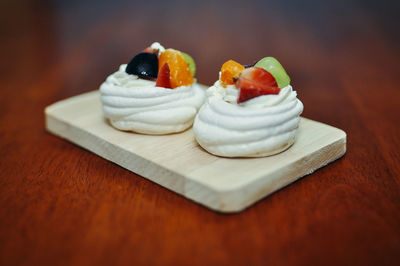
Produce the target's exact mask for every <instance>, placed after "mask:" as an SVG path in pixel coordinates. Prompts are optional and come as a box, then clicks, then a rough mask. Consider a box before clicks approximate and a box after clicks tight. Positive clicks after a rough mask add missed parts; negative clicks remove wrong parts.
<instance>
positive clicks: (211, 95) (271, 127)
mask: <svg viewBox="0 0 400 266" xmlns="http://www.w3.org/2000/svg"><path fill="white" fill-rule="evenodd" d="M207 94H208V99H207V101H206V103H205V104H204V105H203V106H202V107H201V109H200V111H199V113H198V114H197V116H196V118H195V122H194V125H193V129H194V133H195V137H196V139H197V141H198V143H199V144H200V145H201V146H202V147H203V148H204V149H205V150H207V151H208V152H210V153H212V154H215V155H218V156H224V157H261V156H268V155H273V154H276V153H279V152H281V151H283V150H285V149H287V148H289V147H290V146H291V145H292V144H293V143H294V141H295V135H296V131H297V128H298V125H299V122H300V114H301V113H302V111H303V104H302V103H301V101H300V100H299V99H297V93H296V91H293V89H292V87H291V86H290V85H288V86H286V87H285V88H282V89H281V91H280V93H279V94H277V95H263V96H259V97H256V98H253V99H251V100H248V101H246V102H243V103H241V104H237V103H236V102H237V98H238V96H239V90H238V89H237V88H236V87H235V86H234V85H230V86H227V87H226V88H224V87H223V86H222V85H221V83H220V82H219V81H217V82H215V84H214V85H213V86H211V87H210V88H209V89H208V90H207Z"/></svg>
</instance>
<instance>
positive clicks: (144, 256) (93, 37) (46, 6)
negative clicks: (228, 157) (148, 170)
mask: <svg viewBox="0 0 400 266" xmlns="http://www.w3.org/2000/svg"><path fill="white" fill-rule="evenodd" d="M0 3H1V4H0V31H1V32H0V33H1V35H0V48H1V49H0V51H1V52H0V54H1V58H0V82H1V86H0V265H45V264H49V265H79V264H90V265H110V264H115V265H123V264H131V265H132V264H135V265H154V264H157V265H161V264H175V265H180V264H193V265H207V264H208V265H209V264H220V265H226V264H239V265H259V264H264V265H265V264H271V265H279V264H282V265H338V264H343V265H396V264H398V263H399V260H400V255H399V254H400V164H399V161H400V153H399V149H398V147H399V144H400V138H399V136H400V127H399V124H400V112H399V111H400V110H399V103H400V93H399V90H400V86H399V84H400V63H399V60H400V55H399V53H400V50H399V47H400V35H399V28H400V27H399V26H400V22H399V18H398V17H399V11H400V8H399V7H400V6H399V2H398V1H361V0H360V1H209V0H203V1H151V0H149V1H128V0H126V1H61V0H58V1H50V0H48V1H12V0H8V1H1V2H0ZM153 41H159V42H161V43H162V44H163V45H165V46H166V47H172V48H176V49H178V50H182V51H184V52H187V53H189V54H191V55H192V56H193V57H194V59H195V61H196V63H197V69H198V70H197V78H198V80H199V82H201V83H204V84H212V83H213V82H214V81H215V80H216V79H217V78H218V71H219V69H220V67H221V65H222V64H223V63H224V62H225V61H226V60H228V59H234V60H236V61H238V62H240V63H242V64H248V63H252V62H254V61H255V60H257V59H260V58H262V57H265V56H274V57H276V58H278V60H279V61H280V62H281V63H282V64H283V65H284V67H285V68H286V70H287V72H288V73H289V75H290V76H291V79H292V85H293V86H294V88H295V89H296V90H297V92H298V94H299V98H300V99H301V100H302V101H303V103H304V105H305V110H304V113H303V115H304V116H305V117H307V118H311V119H314V120H318V121H321V122H324V123H327V124H330V125H333V126H336V127H339V128H341V129H343V130H345V131H346V132H347V134H348V143H347V150H348V151H347V154H346V155H345V156H344V157H343V158H342V159H340V160H338V161H336V162H334V163H332V164H330V165H329V166H327V167H325V168H323V169H321V170H319V171H317V172H316V173H314V174H312V175H310V176H308V177H306V178H304V179H302V180H300V181H298V182H296V183H294V184H293V185H291V186H289V187H287V188H285V189H283V190H281V191H279V192H277V193H275V194H273V195H272V196H270V197H268V198H266V199H264V200H262V201H260V202H259V203H257V204H256V205H254V206H253V207H251V208H249V209H248V210H245V211H244V212H242V213H239V214H235V215H222V214H218V213H214V212H212V211H209V210H207V209H205V208H203V207H201V206H199V205H197V204H195V203H193V202H191V201H189V200H187V199H184V198H182V197H180V196H178V195H176V194H174V193H171V192H169V191H168V190H166V189H164V188H161V187H159V186H158V185H155V184H153V183H151V182H149V181H147V180H144V179H143V178H141V177H139V176H137V175H135V174H133V173H130V172H129V171H127V170H124V169H122V168H120V167H118V166H116V165H114V164H112V163H110V162H107V161H105V160H103V159H101V158H99V157H97V156H96V155H93V154H91V153H89V152H87V151H85V150H83V149H81V148H79V147H76V146H74V145H73V144H70V143H68V142H66V141H64V140H61V139H59V138H57V137H55V136H52V135H50V134H48V133H46V132H45V129H44V115H43V109H44V108H45V106H47V105H49V104H51V103H53V102H55V101H58V100H61V99H64V98H67V97H70V96H73V95H77V94H80V93H82V92H86V91H91V90H95V89H97V88H98V86H99V85H100V84H101V82H103V80H104V79H105V78H106V77H107V76H108V75H109V74H110V73H112V72H114V71H116V70H117V68H118V66H119V65H120V64H121V63H126V62H128V61H129V60H130V59H131V57H132V56H133V55H135V54H136V53H137V52H138V51H140V50H142V49H143V48H144V47H146V46H148V45H149V44H151V43H152V42H153Z"/></svg>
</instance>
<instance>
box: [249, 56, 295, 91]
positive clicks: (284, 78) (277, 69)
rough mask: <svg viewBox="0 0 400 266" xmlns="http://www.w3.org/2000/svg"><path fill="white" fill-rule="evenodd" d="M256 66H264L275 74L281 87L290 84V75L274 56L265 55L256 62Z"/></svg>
mask: <svg viewBox="0 0 400 266" xmlns="http://www.w3.org/2000/svg"><path fill="white" fill-rule="evenodd" d="M255 67H260V68H264V69H265V70H267V71H268V72H269V73H271V75H272V76H274V78H275V80H276V83H278V87H279V88H284V87H286V86H287V85H289V84H290V77H289V76H288V74H287V73H286V71H285V69H284V68H283V66H282V65H281V63H279V61H278V60H276V59H275V58H274V57H264V58H263V59H261V60H260V61H258V62H257V64H255Z"/></svg>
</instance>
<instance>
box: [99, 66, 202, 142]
mask: <svg viewBox="0 0 400 266" xmlns="http://www.w3.org/2000/svg"><path fill="white" fill-rule="evenodd" d="M125 68H126V64H123V65H121V66H120V68H119V71H117V72H115V73H114V74H112V75H110V76H109V77H108V78H107V79H106V81H105V82H104V83H103V84H101V86H100V92H101V102H102V104H103V112H104V115H105V117H106V118H108V119H109V121H110V123H111V124H112V125H113V126H114V127H116V128H117V129H120V130H128V131H134V132H138V133H144V134H153V135H162V134H169V133H176V132H181V131H184V130H185V129H187V128H189V127H190V126H191V125H192V124H193V119H194V117H195V115H196V113H197V111H198V109H199V108H200V106H201V105H202V103H203V101H204V92H203V90H202V89H201V88H200V87H199V86H198V85H197V84H196V83H194V84H193V85H191V86H181V87H178V88H175V89H167V88H161V87H156V86H155V81H152V80H146V79H141V78H139V77H138V76H136V75H130V74H127V73H126V72H125Z"/></svg>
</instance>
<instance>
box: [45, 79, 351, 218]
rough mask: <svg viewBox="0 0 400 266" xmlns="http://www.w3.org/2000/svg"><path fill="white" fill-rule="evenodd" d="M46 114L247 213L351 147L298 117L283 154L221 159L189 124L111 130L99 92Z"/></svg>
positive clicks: (156, 175) (191, 190)
mask: <svg viewBox="0 0 400 266" xmlns="http://www.w3.org/2000/svg"><path fill="white" fill-rule="evenodd" d="M202 87H203V89H204V90H206V89H207V86H202ZM45 115H46V129H47V130H48V131H49V132H51V133H53V134H55V135H56V136H59V137H61V138H64V139H66V140H69V141H71V142H72V143H75V144H77V145H79V146H81V147H82V148H84V149H87V150H89V151H91V152H93V153H95V154H97V155H99V156H101V157H102V158H105V159H107V160H109V161H111V162H114V163H116V164H118V165H120V166H122V167H124V168H126V169H128V170H130V171H132V172H134V173H136V174H138V175H140V176H142V177H145V178H147V179H149V180H151V181H153V182H155V183H157V184H159V185H161V186H163V187H166V188H168V189H170V190H172V191H174V192H176V193H178V194H180V195H182V196H184V197H186V198H189V199H191V200H193V201H195V202H198V203H200V204H203V205H205V206H207V207H209V208H211V209H213V210H216V211H220V212H238V211H242V210H243V209H245V208H246V207H248V206H250V205H251V204H253V203H254V202H256V201H258V200H260V199H261V198H263V197H265V196H267V195H269V194H271V193H273V192H275V191H277V190H279V189H281V188H283V187H285V186H286V185H288V184H290V183H292V182H294V181H296V180H297V179H299V178H301V177H303V176H305V175H308V174H311V173H313V172H314V171H315V170H317V169H319V168H320V167H323V166H325V165H327V164H329V163H330V162H332V161H334V160H336V159H338V158H339V157H341V156H343V155H344V153H345V152H346V133H345V132H343V131H342V130H340V129H338V128H334V127H331V126H328V125H325V124H322V123H319V122H316V121H312V120H309V119H306V118H301V120H300V124H299V129H298V132H297V135H296V142H295V144H294V145H292V147H290V149H288V150H286V151H285V152H281V153H279V154H277V155H274V156H269V157H264V158H252V159H249V158H234V159H232V158H221V157H217V156H214V155H212V154H209V153H208V152H206V151H205V150H204V149H202V148H201V147H200V146H199V145H198V144H197V142H196V140H195V137H194V134H193V130H192V129H188V130H186V131H185V132H182V133H179V134H170V135H164V136H149V135H143V134H134V133H132V132H123V131H120V130H116V129H114V128H113V127H112V126H111V125H110V124H109V123H108V122H107V121H106V120H105V119H104V116H103V113H102V111H101V101H100V92H99V91H98V90H96V91H92V92H88V93H83V94H80V95H77V96H74V97H71V98H68V99H65V100H62V101H59V102H56V103H54V104H52V105H50V106H48V107H46V109H45ZM227 169H229V170H227Z"/></svg>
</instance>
